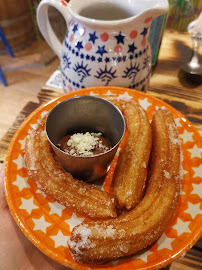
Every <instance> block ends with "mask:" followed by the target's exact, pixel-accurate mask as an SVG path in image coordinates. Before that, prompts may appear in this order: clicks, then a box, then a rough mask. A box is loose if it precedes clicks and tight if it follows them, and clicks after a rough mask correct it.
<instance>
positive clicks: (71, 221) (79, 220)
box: [65, 213, 84, 232]
mask: <svg viewBox="0 0 202 270" xmlns="http://www.w3.org/2000/svg"><path fill="white" fill-rule="evenodd" d="M83 220H84V218H79V217H77V216H76V215H75V214H74V213H73V214H72V216H71V218H70V219H66V220H65V222H66V223H67V224H68V225H69V228H70V232H71V231H72V230H73V228H74V227H75V226H77V225H79V224H81V223H82V221H83Z"/></svg>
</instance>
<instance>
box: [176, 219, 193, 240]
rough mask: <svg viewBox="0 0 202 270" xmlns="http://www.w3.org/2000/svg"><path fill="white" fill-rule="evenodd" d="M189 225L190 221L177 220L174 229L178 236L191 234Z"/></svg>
mask: <svg viewBox="0 0 202 270" xmlns="http://www.w3.org/2000/svg"><path fill="white" fill-rule="evenodd" d="M189 224H190V221H186V222H184V221H182V220H181V219H180V218H178V219H177V224H175V225H173V226H172V228H173V229H175V230H176V231H177V235H178V236H179V235H181V234H182V233H186V232H187V233H189V232H190V229H189Z"/></svg>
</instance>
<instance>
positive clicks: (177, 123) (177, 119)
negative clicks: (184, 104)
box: [175, 117, 182, 127]
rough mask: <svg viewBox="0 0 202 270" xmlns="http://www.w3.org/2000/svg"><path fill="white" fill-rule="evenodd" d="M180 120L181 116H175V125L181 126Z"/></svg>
mask: <svg viewBox="0 0 202 270" xmlns="http://www.w3.org/2000/svg"><path fill="white" fill-rule="evenodd" d="M180 120H181V118H179V117H178V118H175V123H176V125H177V127H181V126H182V124H181V122H180Z"/></svg>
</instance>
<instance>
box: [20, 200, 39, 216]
mask: <svg viewBox="0 0 202 270" xmlns="http://www.w3.org/2000/svg"><path fill="white" fill-rule="evenodd" d="M21 201H22V204H21V205H20V207H19V209H24V210H26V211H27V213H28V214H29V215H30V214H31V212H32V210H34V209H37V208H38V206H37V205H36V204H34V198H30V199H24V198H21Z"/></svg>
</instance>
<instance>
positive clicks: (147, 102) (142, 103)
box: [138, 98, 152, 111]
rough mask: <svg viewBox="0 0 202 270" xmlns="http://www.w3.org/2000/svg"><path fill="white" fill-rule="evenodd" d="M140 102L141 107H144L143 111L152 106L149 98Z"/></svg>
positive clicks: (139, 100)
mask: <svg viewBox="0 0 202 270" xmlns="http://www.w3.org/2000/svg"><path fill="white" fill-rule="evenodd" d="M138 102H139V104H140V106H142V108H143V109H145V111H146V110H147V108H148V107H149V106H151V105H152V104H151V103H150V102H149V101H148V99H147V98H144V99H138Z"/></svg>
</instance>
